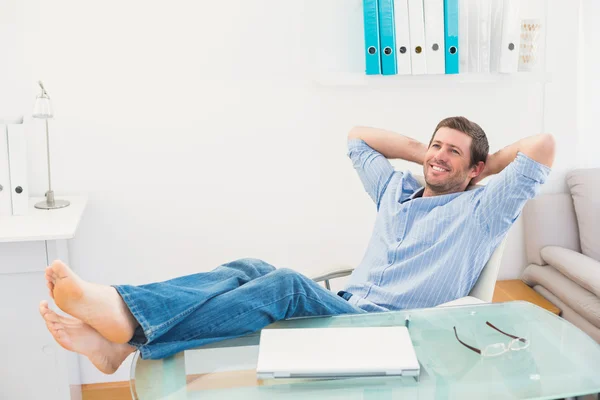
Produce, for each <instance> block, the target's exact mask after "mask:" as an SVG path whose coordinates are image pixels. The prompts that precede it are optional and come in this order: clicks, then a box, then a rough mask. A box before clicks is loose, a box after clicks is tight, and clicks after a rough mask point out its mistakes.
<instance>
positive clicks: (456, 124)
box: [429, 117, 490, 167]
mask: <svg viewBox="0 0 600 400" xmlns="http://www.w3.org/2000/svg"><path fill="white" fill-rule="evenodd" d="M440 128H450V129H455V130H457V131H460V132H462V133H464V134H465V135H469V136H470V137H471V139H473V141H472V142H471V164H470V165H469V166H470V167H473V166H475V165H477V163H478V162H479V161H483V162H485V161H486V160H487V156H488V152H489V151H490V145H489V144H488V140H487V136H485V132H484V131H483V129H481V127H480V126H479V125H477V124H476V123H475V122H473V121H469V120H468V119H466V118H465V117H449V118H446V119H443V120H441V121H440V123H439V124H438V125H437V126H436V127H435V131H433V135H432V136H431V140H430V141H429V146H431V142H433V138H434V137H435V134H436V133H437V131H438V130H439V129H440Z"/></svg>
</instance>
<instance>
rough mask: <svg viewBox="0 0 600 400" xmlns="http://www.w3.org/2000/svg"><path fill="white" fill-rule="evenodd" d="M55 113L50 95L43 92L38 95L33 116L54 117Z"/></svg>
mask: <svg viewBox="0 0 600 400" xmlns="http://www.w3.org/2000/svg"><path fill="white" fill-rule="evenodd" d="M53 116H54V113H53V112H52V103H51V102H50V97H48V95H46V94H41V95H39V96H37V97H36V99H35V105H34V106H33V118H43V119H48V118H52V117H53Z"/></svg>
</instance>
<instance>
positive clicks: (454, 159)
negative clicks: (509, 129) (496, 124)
mask: <svg viewBox="0 0 600 400" xmlns="http://www.w3.org/2000/svg"><path fill="white" fill-rule="evenodd" d="M472 141H473V139H471V137H470V136H469V135H467V134H465V133H462V132H460V131H457V130H455V129H451V128H446V127H442V128H440V129H438V131H437V132H436V133H435V136H434V138H433V141H432V142H431V145H430V146H429V148H428V149H427V153H426V154H425V164H424V165H423V173H424V175H425V182H426V183H427V186H428V187H429V188H430V189H431V191H432V192H434V193H436V194H447V193H454V192H461V191H463V190H465V188H466V187H467V185H468V184H469V182H470V181H471V178H473V175H472V174H473V170H474V168H470V167H469V165H470V164H471V142H472Z"/></svg>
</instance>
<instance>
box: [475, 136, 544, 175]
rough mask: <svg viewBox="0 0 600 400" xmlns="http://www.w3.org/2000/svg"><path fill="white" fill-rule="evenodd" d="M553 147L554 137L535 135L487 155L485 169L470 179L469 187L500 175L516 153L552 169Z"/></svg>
mask: <svg viewBox="0 0 600 400" xmlns="http://www.w3.org/2000/svg"><path fill="white" fill-rule="evenodd" d="M554 147H555V143H554V137H553V136H552V135H550V134H541V135H535V136H530V137H526V138H524V139H521V140H519V141H518V142H516V143H513V144H511V145H510V146H507V147H505V148H503V149H502V150H500V151H497V152H496V153H494V154H490V155H488V157H487V159H486V161H485V168H484V169H483V171H482V172H481V174H479V175H478V176H476V177H475V178H473V179H471V185H475V184H477V183H478V182H480V181H481V180H483V179H485V178H486V177H488V176H490V175H495V174H498V173H500V172H501V171H502V170H503V169H504V168H506V167H507V166H508V164H510V163H511V162H512V161H513V160H514V159H515V158H516V157H517V153H518V152H521V153H523V154H525V155H526V156H527V157H529V158H531V159H533V160H534V161H537V162H539V163H541V164H544V165H546V166H547V167H552V164H553V163H554Z"/></svg>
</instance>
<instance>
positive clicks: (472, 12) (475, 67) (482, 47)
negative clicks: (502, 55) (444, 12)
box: [469, 0, 492, 73]
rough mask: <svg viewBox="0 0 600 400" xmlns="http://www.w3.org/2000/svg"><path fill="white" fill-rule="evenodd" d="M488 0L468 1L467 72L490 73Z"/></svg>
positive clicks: (490, 13) (490, 10) (489, 15)
mask: <svg viewBox="0 0 600 400" xmlns="http://www.w3.org/2000/svg"><path fill="white" fill-rule="evenodd" d="M491 23H492V7H491V2H490V0H470V1H469V71H470V72H484V73H487V72H490V46H491V43H490V41H491V36H490V35H491Z"/></svg>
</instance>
